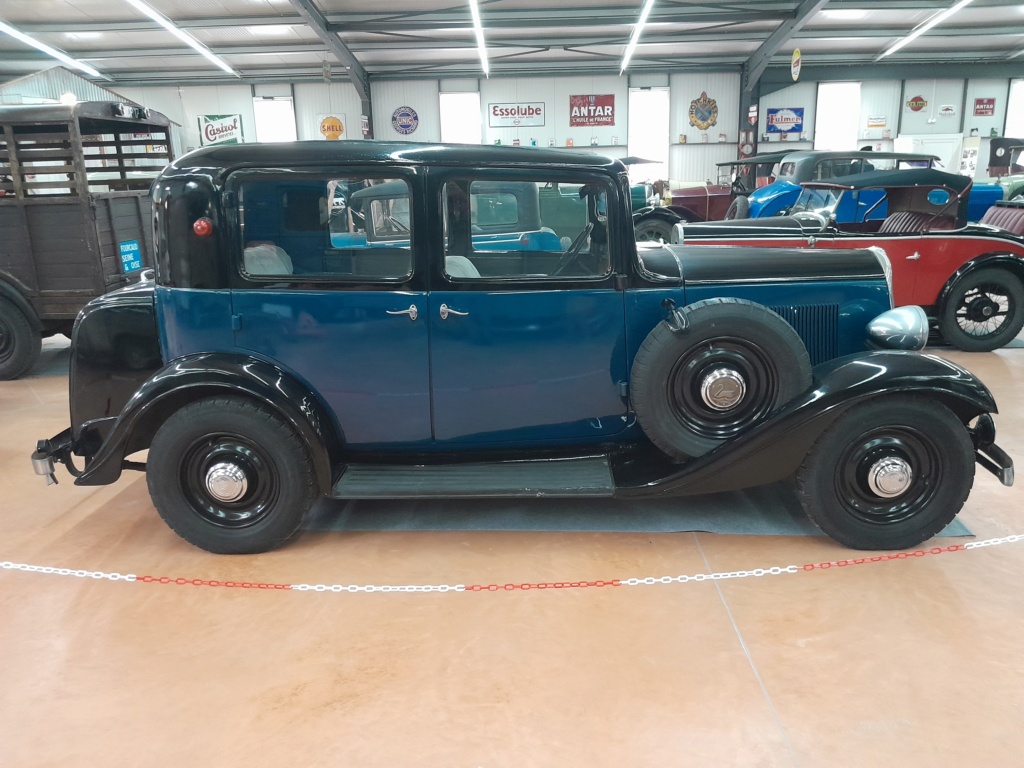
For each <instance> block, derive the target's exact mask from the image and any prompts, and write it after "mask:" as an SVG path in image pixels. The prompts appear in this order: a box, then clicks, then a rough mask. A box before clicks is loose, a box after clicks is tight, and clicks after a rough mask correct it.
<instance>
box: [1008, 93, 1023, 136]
mask: <svg viewBox="0 0 1024 768" xmlns="http://www.w3.org/2000/svg"><path fill="white" fill-rule="evenodd" d="M1006 135H1007V136H1009V137H1010V138H1014V139H1024V80H1012V81H1011V82H1010V100H1009V102H1008V103H1007V105H1006Z"/></svg>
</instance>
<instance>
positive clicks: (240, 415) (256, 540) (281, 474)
mask: <svg viewBox="0 0 1024 768" xmlns="http://www.w3.org/2000/svg"><path fill="white" fill-rule="evenodd" d="M146 479H147V482H148V484H149V492H150V495H151V496H152V499H153V504H154V506H156V509H157V511H158V512H159V513H160V516H161V517H162V518H163V519H164V521H166V523H167V524H168V525H169V526H170V527H171V528H172V529H173V530H174V531H175V533H177V534H178V535H179V536H181V537H182V538H183V539H185V540H186V541H188V542H189V543H191V544H194V545H195V546H197V547H200V548H201V549H205V550H207V551H209V552H216V553H218V554H243V553H254V552H266V551H267V550H271V549H274V548H276V547H278V546H280V545H281V544H283V543H284V542H285V541H287V540H288V539H289V538H291V536H292V535H293V534H294V533H295V532H296V531H297V530H298V528H299V525H300V524H301V523H302V519H303V517H304V516H305V514H306V511H307V510H308V509H309V508H310V506H311V505H312V503H313V501H314V500H315V499H316V498H317V496H318V495H319V494H318V491H317V487H316V481H315V478H314V473H313V467H312V461H311V460H310V456H309V451H308V449H307V448H306V445H305V444H304V443H303V441H302V440H301V438H300V437H299V436H298V435H297V434H296V432H295V430H294V429H293V428H292V427H291V426H290V425H289V424H288V423H287V422H286V421H285V420H284V419H283V418H282V417H281V416H279V415H278V414H277V413H275V412H274V411H272V410H270V409H268V408H266V407H265V406H263V405H258V404H256V403H253V402H250V401H248V400H245V399H242V398H236V397H217V398H210V399H208V400H200V401H197V402H195V403H191V404H189V405H187V406H185V407H184V408H182V409H181V410H179V411H177V412H175V413H174V414H173V415H172V416H171V417H170V418H169V419H167V421H166V422H165V423H164V424H163V426H162V427H161V428H160V430H159V431H158V432H157V434H156V436H155V437H154V438H153V443H152V445H151V446H150V450H149V459H148V461H147V464H146Z"/></svg>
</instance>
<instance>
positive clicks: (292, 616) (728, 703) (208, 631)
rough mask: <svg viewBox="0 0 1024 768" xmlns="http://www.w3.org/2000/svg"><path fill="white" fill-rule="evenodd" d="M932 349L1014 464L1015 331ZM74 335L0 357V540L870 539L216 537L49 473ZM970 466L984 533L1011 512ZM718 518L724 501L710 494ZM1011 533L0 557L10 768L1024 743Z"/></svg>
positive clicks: (779, 753) (42, 547)
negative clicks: (979, 347)
mask: <svg viewBox="0 0 1024 768" xmlns="http://www.w3.org/2000/svg"><path fill="white" fill-rule="evenodd" d="M940 354H943V355H947V356H948V357H950V358H952V359H954V360H956V361H957V362H959V363H961V364H963V365H965V366H966V367H967V368H969V369H971V370H972V371H974V372H976V373H977V374H979V375H980V376H981V377H982V378H983V380H984V381H985V382H986V383H988V384H989V385H990V387H991V388H992V389H993V391H994V392H995V394H996V397H997V399H998V402H999V404H1000V406H1001V408H1002V411H1003V412H1002V413H1001V414H1000V415H999V416H998V418H997V425H998V428H999V442H1000V444H1001V445H1002V446H1003V447H1004V448H1005V449H1007V450H1008V451H1009V453H1010V454H1011V455H1012V456H1013V457H1014V458H1015V460H1016V461H1017V462H1018V465H1020V464H1021V463H1022V462H1024V450H1022V449H1024V409H1022V402H1021V395H1020V392H1021V387H1022V385H1024V348H1014V349H1006V350H1001V351H998V352H994V353H986V354H977V355H968V354H963V353H957V352H949V353H947V352H941V353H940ZM65 360H66V351H65V350H63V349H61V348H60V345H59V344H58V345H56V346H53V345H51V346H48V348H47V350H46V352H45V353H44V358H43V360H42V361H41V363H40V365H39V366H37V369H36V371H35V372H34V373H33V374H32V375H30V376H29V377H27V378H25V379H23V380H21V381H14V382H0V477H2V479H3V484H2V490H3V497H2V500H0V561H6V562H8V563H27V564H35V565H41V566H52V567H56V568H69V569H84V570H89V571H102V572H105V573H120V574H137V575H139V576H142V575H153V576H167V577H171V578H182V579H188V580H189V581H191V580H192V579H199V580H216V581H219V582H223V581H233V582H238V583H242V582H247V583H249V582H252V583H255V582H263V583H280V584H327V585H333V584H346V585H348V584H355V585H406V584H417V585H423V584H427V585H455V584H466V585H472V584H491V583H494V584H501V585H504V584H506V583H515V584H521V583H540V582H577V581H584V582H585V581H588V580H589V581H595V580H610V579H628V578H635V577H640V578H642V577H649V576H654V577H661V576H674V575H680V574H686V575H696V574H705V573H714V572H724V571H737V570H749V569H756V568H770V567H772V566H787V565H790V564H794V565H803V564H807V563H821V562H826V561H836V560H840V559H844V558H853V557H858V556H860V553H854V552H851V551H849V550H844V549H842V548H840V547H838V546H837V545H836V544H834V543H832V542H831V541H830V540H828V539H826V538H823V537H815V536H794V537H784V536H722V535H711V534H704V533H672V534H665V533H659V534H636V533H632V534H598V533H579V532H575V533H571V532H561V533H558V532H543V533H540V532H538V533H529V532H479V531H472V532H471V531H445V532H363V533H341V532H316V533H314V532H308V533H305V534H304V535H302V536H301V537H300V538H299V539H297V540H296V541H295V542H294V543H292V544H291V545H289V546H288V547H286V548H284V549H282V550H280V551H277V552H273V553H270V554H266V555H260V556H252V557H218V556H214V555H208V554H206V553H204V552H201V551H199V550H197V549H194V548H192V547H191V546H190V545H188V544H186V543H185V542H183V541H181V540H180V539H178V538H177V537H176V536H175V535H174V534H173V533H172V532H171V531H170V530H169V529H168V528H167V527H166V526H165V525H164V524H163V523H162V521H161V520H160V519H159V518H158V516H157V514H156V513H155V511H154V510H153V508H152V506H151V504H150V502H149V498H148V495H147V491H146V484H145V480H144V478H143V477H142V476H141V475H138V474H134V473H129V474H126V475H125V476H124V477H123V478H122V479H121V481H120V482H118V483H117V484H116V485H113V486H108V487H99V488H78V487H75V486H74V485H72V484H71V482H69V481H68V480H67V479H66V476H65V477H64V478H62V482H61V483H60V485H58V486H57V487H52V488H46V487H44V485H43V483H42V481H41V480H40V479H39V478H37V477H35V476H34V475H33V474H32V473H31V469H30V467H29V463H28V453H29V452H30V450H31V448H32V446H33V442H34V440H35V439H36V438H38V437H44V436H49V435H52V434H55V433H56V432H58V431H60V430H61V429H63V428H64V427H65V426H66V424H67V419H68V416H67V391H66V388H67V377H66V375H61V374H60V370H61V366H62V364H63V363H64V361H65ZM1022 493H1024V490H1022V489H1021V488H1020V487H1019V486H1018V487H1015V488H1004V487H1002V486H1000V485H999V484H998V482H997V481H996V480H995V478H994V477H992V476H991V475H989V474H988V473H986V472H983V471H980V470H979V474H978V477H977V480H976V485H975V489H974V491H973V492H972V495H971V497H970V499H969V501H968V503H967V506H966V508H965V510H964V511H963V513H962V514H961V519H962V520H963V521H964V522H965V523H966V524H967V526H968V527H969V528H970V529H971V531H972V532H973V533H974V535H975V539H963V538H958V539H941V538H940V539H936V540H934V541H933V542H931V543H929V544H928V545H927V547H928V548H929V549H930V548H932V547H947V546H950V545H953V544H963V543H965V542H967V541H974V540H985V539H990V538H995V537H1004V536H1007V535H1012V534H1018V533H1024V509H1022V508H1024V504H1022V499H1024V497H1022ZM723 514H728V509H724V510H723ZM1022 565H1024V542H1021V543H1008V544H1001V545H997V546H991V547H985V548H977V549H971V550H968V551H955V552H945V553H942V554H936V555H932V554H929V555H926V556H924V557H917V558H910V559H906V560H892V561H883V562H878V563H866V564H861V565H851V566H849V567H832V568H829V569H815V570H812V571H804V570H803V569H798V572H796V573H784V574H782V575H766V576H759V577H756V576H752V577H747V578H737V579H729V580H704V581H688V582H685V583H678V582H675V583H671V584H662V583H656V584H653V585H644V584H641V585H638V586H622V587H588V588H578V589H572V588H569V589H545V590H530V591H523V590H515V591H505V590H503V589H502V590H501V591H497V592H486V591H485V592H479V593H471V592H431V593H390V592H384V593H381V592H376V593H364V592H359V593H348V592H342V593H335V592H330V591H327V592H317V591H298V590H290V591H285V590H280V589H269V590H268V589H263V590H260V589H244V588H225V587H208V586H201V585H200V586H194V585H192V584H187V585H176V584H173V583H172V584H166V585H161V584H159V583H143V582H141V581H136V582H126V581H112V580H108V579H94V578H77V577H75V576H62V575H59V574H45V573H34V572H23V571H16V570H11V569H10V568H6V569H4V570H0V766H3V767H4V768H7V766H16V767H17V768H28V767H31V766H62V767H64V766H90V767H91V766H103V767H104V768H115V767H118V766H133V767H134V766H175V767H178V766H210V767H213V766H217V767H221V766H247V767H251V766H389V767H390V766H444V767H448V766H467V767H468V768H474V767H477V766H480V767H486V768H492V767H495V766H515V767H519V766H586V767H588V768H589V767H590V766H601V767H603V766H615V767H620V766H630V767H633V766H659V767H661V766H714V767H715V768H718V767H720V766H846V765H856V764H860V765H868V766H981V765H984V766H1021V765H1024V756H1022V752H1021V739H1022V734H1024V647H1022V638H1024V590H1022V589H1021V587H1020V578H1021V572H1022Z"/></svg>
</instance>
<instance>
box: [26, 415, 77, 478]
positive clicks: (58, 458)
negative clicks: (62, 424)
mask: <svg viewBox="0 0 1024 768" xmlns="http://www.w3.org/2000/svg"><path fill="white" fill-rule="evenodd" d="M71 443H72V440H71V427H68V428H67V429H65V430H64V431H63V432H61V433H60V434H59V435H54V436H53V437H51V438H50V439H49V440H40V441H38V442H37V443H36V449H35V451H33V453H32V468H33V469H34V470H35V472H36V474H37V475H42V476H43V477H45V478H46V484H47V485H56V484H57V476H56V474H55V472H56V466H55V465H54V462H58V463H60V464H63V465H64V466H65V467H67V469H68V472H70V473H71V474H72V475H73V476H75V477H78V475H79V474H81V473H80V472H79V471H78V469H77V468H76V467H75V464H74V462H73V461H72V460H71Z"/></svg>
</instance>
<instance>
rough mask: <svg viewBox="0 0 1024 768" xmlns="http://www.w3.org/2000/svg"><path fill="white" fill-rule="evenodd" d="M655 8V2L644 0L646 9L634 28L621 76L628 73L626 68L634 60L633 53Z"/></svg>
mask: <svg viewBox="0 0 1024 768" xmlns="http://www.w3.org/2000/svg"><path fill="white" fill-rule="evenodd" d="M653 7H654V0H644V7H643V9H642V10H641V11H640V21H638V22H637V23H636V26H634V27H633V36H632V37H631V38H630V39H629V45H627V46H626V52H625V53H624V54H622V65H621V66H620V67H619V74H620V75H621V74H622V73H623V72H625V71H626V67H628V66H629V60H630V59H632V58H633V51H635V50H636V44H637V43H638V42H640V33H641V32H643V31H644V26H645V25H646V24H647V17H648V16H650V15H651V8H653Z"/></svg>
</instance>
